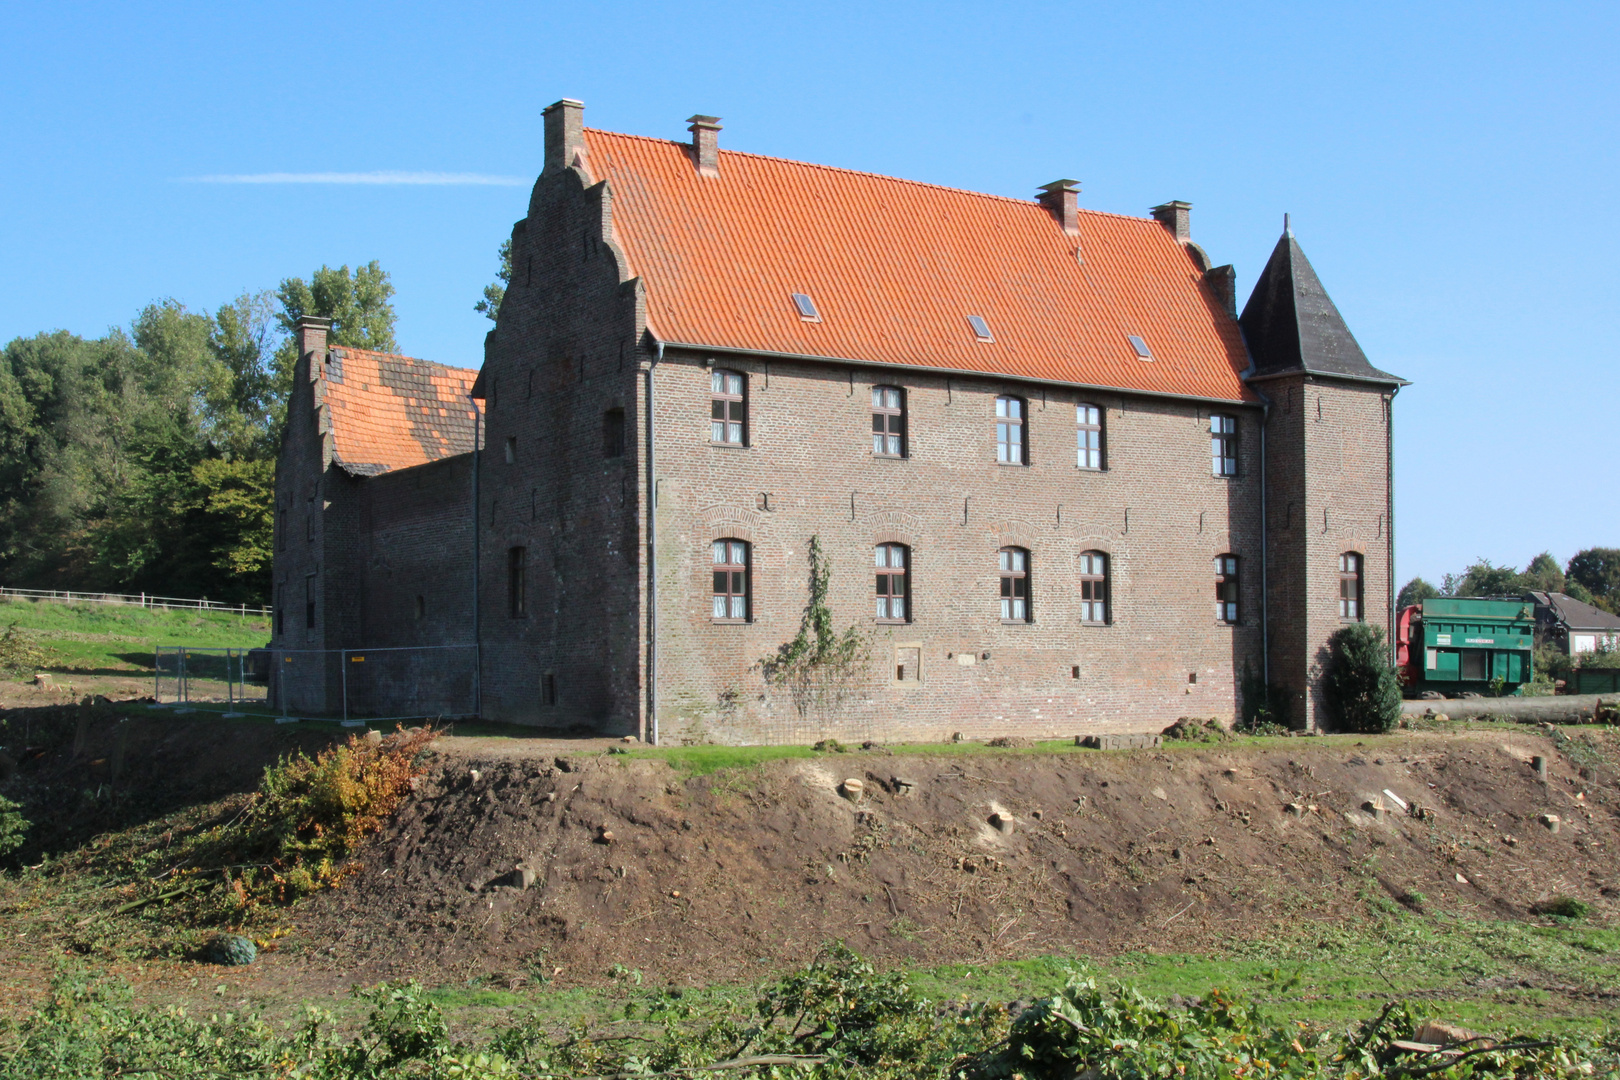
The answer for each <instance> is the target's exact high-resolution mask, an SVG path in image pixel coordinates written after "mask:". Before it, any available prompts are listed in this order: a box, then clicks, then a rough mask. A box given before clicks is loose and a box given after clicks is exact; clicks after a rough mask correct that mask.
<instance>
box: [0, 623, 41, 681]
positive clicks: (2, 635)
mask: <svg viewBox="0 0 1620 1080" xmlns="http://www.w3.org/2000/svg"><path fill="white" fill-rule="evenodd" d="M49 661H50V655H49V654H48V653H46V651H45V650H44V649H42V648H40V647H39V646H38V645H35V644H34V640H33V639H32V638H30V637H29V636H28V635H27V634H25V633H23V631H21V630H19V629H18V628H17V624H16V623H12V624H11V625H10V626H8V627H6V628H5V630H3V631H0V674H5V675H24V674H27V673H28V672H30V671H35V670H37V669H38V668H41V667H43V666H44V665H45V664H47V663H48V662H49Z"/></svg>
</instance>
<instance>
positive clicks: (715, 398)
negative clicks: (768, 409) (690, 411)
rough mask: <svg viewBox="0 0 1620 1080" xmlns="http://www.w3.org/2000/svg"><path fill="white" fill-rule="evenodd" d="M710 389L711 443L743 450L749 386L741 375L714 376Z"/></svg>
mask: <svg viewBox="0 0 1620 1080" xmlns="http://www.w3.org/2000/svg"><path fill="white" fill-rule="evenodd" d="M709 387H710V393H709V397H710V406H709V441H710V442H713V443H718V444H720V445H723V446H741V445H742V444H743V439H744V438H745V437H746V435H747V430H746V429H747V426H748V402H747V401H746V399H745V396H744V392H745V389H746V384H745V383H744V381H743V377H742V375H741V373H739V372H736V371H720V370H716V371H714V372H711V373H710V375H709Z"/></svg>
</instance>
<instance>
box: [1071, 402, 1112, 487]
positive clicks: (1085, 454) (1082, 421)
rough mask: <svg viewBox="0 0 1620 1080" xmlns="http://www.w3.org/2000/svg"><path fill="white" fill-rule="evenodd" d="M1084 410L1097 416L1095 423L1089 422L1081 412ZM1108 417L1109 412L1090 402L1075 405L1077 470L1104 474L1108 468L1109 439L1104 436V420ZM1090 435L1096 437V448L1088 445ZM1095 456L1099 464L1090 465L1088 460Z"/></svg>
mask: <svg viewBox="0 0 1620 1080" xmlns="http://www.w3.org/2000/svg"><path fill="white" fill-rule="evenodd" d="M1083 409H1090V410H1091V411H1092V412H1093V413H1094V414H1096V420H1095V422H1091V421H1090V420H1088V418H1087V417H1086V414H1085V413H1084V412H1082V411H1081V410H1083ZM1107 415H1108V413H1107V410H1105V409H1104V408H1103V407H1102V406H1101V405H1093V404H1092V403H1091V402H1089V401H1081V402H1078V403H1077V404H1076V405H1075V407H1074V435H1075V467H1076V468H1078V469H1084V470H1085V471H1086V472H1102V471H1103V469H1105V468H1106V467H1107V462H1108V454H1107V449H1108V439H1107V437H1106V436H1105V435H1104V434H1103V419H1104V417H1106V416H1107ZM1088 434H1095V435H1096V440H1095V441H1096V443H1097V445H1096V446H1087V445H1086V436H1087V435H1088ZM1093 455H1094V456H1095V457H1096V459H1097V463H1096V464H1095V465H1092V464H1090V463H1089V461H1088V458H1090V457H1091V456H1093Z"/></svg>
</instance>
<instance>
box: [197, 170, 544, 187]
mask: <svg viewBox="0 0 1620 1080" xmlns="http://www.w3.org/2000/svg"><path fill="white" fill-rule="evenodd" d="M181 182H182V183H187V184H385V185H386V184H392V185H399V184H407V185H417V186H429V187H452V186H468V185H471V186H475V187H527V186H528V185H529V183H530V182H531V181H529V180H527V179H525V178H524V177H521V176H490V175H488V174H486V173H444V172H357V173H337V172H332V173H285V172H277V173H239V174H230V175H218V176H188V177H183V178H182V179H181Z"/></svg>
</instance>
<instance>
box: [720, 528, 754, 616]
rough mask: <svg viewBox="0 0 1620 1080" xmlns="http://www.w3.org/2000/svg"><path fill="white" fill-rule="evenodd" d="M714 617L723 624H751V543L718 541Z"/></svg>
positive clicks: (728, 540)
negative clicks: (749, 595)
mask: <svg viewBox="0 0 1620 1080" xmlns="http://www.w3.org/2000/svg"><path fill="white" fill-rule="evenodd" d="M714 618H715V619H716V620H718V621H723V622H747V621H748V544H747V543H746V542H745V541H742V540H731V539H726V540H716V541H715V542H714Z"/></svg>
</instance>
